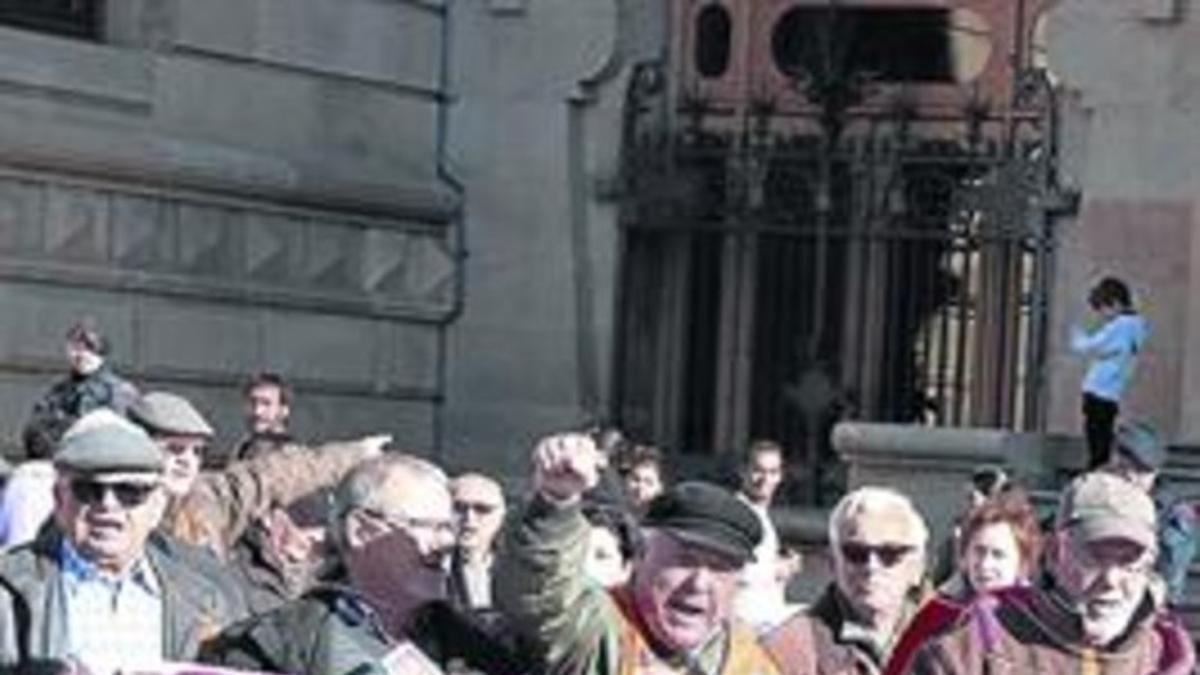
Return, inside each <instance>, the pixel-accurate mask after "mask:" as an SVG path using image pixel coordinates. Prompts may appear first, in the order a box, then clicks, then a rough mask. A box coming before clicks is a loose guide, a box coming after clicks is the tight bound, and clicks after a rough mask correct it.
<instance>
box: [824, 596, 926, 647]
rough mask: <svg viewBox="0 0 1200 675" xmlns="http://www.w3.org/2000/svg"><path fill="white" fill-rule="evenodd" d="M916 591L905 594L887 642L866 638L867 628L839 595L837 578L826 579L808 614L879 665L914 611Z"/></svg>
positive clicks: (915, 607)
mask: <svg viewBox="0 0 1200 675" xmlns="http://www.w3.org/2000/svg"><path fill="white" fill-rule="evenodd" d="M919 592H920V591H919V589H913V590H911V591H910V592H909V593H908V594H907V595H906V596H905V598H904V606H903V608H902V609H901V612H900V619H899V620H898V621H897V622H896V628H897V629H896V631H894V633H893V634H892V635H891V636H890V637H889V638H888V642H887V644H877V643H876V642H875V640H873V639H869V638H868V635H870V634H871V631H870V629H868V628H867V627H865V626H863V625H862V624H861V623H858V622H856V621H854V618H853V611H852V610H851V608H850V603H849V601H848V600H846V598H845V597H844V596H843V595H842V592H841V590H840V589H839V588H838V586H837V582H830V583H829V585H828V586H826V587H825V591H824V592H823V593H822V594H821V597H820V598H818V599H817V601H816V602H815V603H813V606H812V609H810V610H809V614H811V615H812V616H814V617H816V618H817V619H818V620H819V621H821V623H824V624H825V625H826V626H828V627H829V630H830V632H831V633H833V635H834V639H835V640H836V641H837V642H838V643H840V644H843V645H848V646H850V647H853V648H855V649H856V650H857V651H859V652H861V653H863V654H864V655H866V656H867V657H869V658H870V660H871V662H872V663H874V664H875V665H876V666H882V664H883V662H884V661H885V660H886V659H887V654H888V652H889V651H891V648H892V646H893V645H894V644H895V641H896V639H897V638H899V636H900V632H901V631H902V630H903V628H904V626H905V624H907V623H908V621H909V619H910V618H912V616H913V614H915V613H916V609H917V606H918V605H919V604H920V601H919V598H918V597H917V596H918V595H919Z"/></svg>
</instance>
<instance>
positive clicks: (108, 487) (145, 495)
mask: <svg viewBox="0 0 1200 675" xmlns="http://www.w3.org/2000/svg"><path fill="white" fill-rule="evenodd" d="M157 488H158V485H156V484H154V483H101V482H99V481H94V480H88V479H77V480H73V481H71V496H72V497H74V498H75V501H77V502H79V503H81V504H87V505H89V506H94V505H96V504H100V503H103V502H104V495H105V494H106V493H112V496H113V498H114V499H116V500H117V503H118V504H120V505H121V506H123V507H125V508H127V509H130V508H133V507H135V506H141V505H142V504H144V503H145V502H146V500H147V499H149V497H150V493H152V492H154V490H155V489H157Z"/></svg>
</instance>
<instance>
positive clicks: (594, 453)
mask: <svg viewBox="0 0 1200 675" xmlns="http://www.w3.org/2000/svg"><path fill="white" fill-rule="evenodd" d="M603 460H604V457H603V455H602V454H601V453H600V451H599V450H598V449H597V448H596V443H595V441H593V440H592V438H591V437H590V436H588V435H586V434H578V433H568V434H556V435H554V436H547V437H546V438H543V439H542V440H541V441H538V444H537V447H536V448H534V450H533V484H534V486H535V487H536V488H537V490H538V492H540V493H542V495H543V496H545V497H549V498H550V499H552V500H554V501H557V502H572V501H575V500H577V499H579V496H580V495H581V494H583V493H584V492H586V491H587V490H589V489H591V488H593V487H595V486H596V483H597V482H598V481H599V480H600V469H601V466H602V465H603Z"/></svg>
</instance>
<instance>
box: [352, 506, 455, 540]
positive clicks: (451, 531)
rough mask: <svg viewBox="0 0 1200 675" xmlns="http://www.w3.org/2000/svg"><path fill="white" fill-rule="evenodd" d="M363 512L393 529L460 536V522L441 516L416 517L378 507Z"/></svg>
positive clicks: (451, 536) (453, 536)
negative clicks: (382, 509)
mask: <svg viewBox="0 0 1200 675" xmlns="http://www.w3.org/2000/svg"><path fill="white" fill-rule="evenodd" d="M362 511H363V513H366V514H367V515H368V516H370V517H372V518H374V519H376V520H378V521H381V522H383V523H384V524H385V525H387V526H388V527H389V528H391V529H392V530H400V531H404V532H426V533H431V534H439V535H442V536H446V537H450V538H452V539H457V538H458V531H459V528H458V522H457V521H455V520H441V519H439V518H414V517H412V516H409V515H407V514H404V513H397V512H391V513H388V512H385V511H380V510H378V509H363V510H362Z"/></svg>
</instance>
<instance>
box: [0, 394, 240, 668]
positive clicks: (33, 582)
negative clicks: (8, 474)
mask: <svg viewBox="0 0 1200 675" xmlns="http://www.w3.org/2000/svg"><path fill="white" fill-rule="evenodd" d="M84 420H88V418H83V420H81V422H80V423H79V424H77V425H76V427H75V428H74V429H72V430H68V432H67V433H66V434H65V435H64V437H63V441H62V445H61V448H60V450H59V452H58V453H57V454H56V455H55V458H54V463H55V469H56V470H57V473H58V476H57V479H56V481H55V484H54V501H55V507H54V515H53V519H52V520H51V521H50V522H48V524H47V526H46V527H44V528H43V529H42V531H41V533H40V534H39V535H38V537H37V539H35V540H34V541H33V542H32V543H31V544H29V545H26V546H23V547H19V548H17V549H14V550H12V551H9V552H8V553H6V554H5V555H4V556H3V558H0V580H2V581H3V592H0V662H2V663H3V664H5V665H14V664H22V665H29V664H31V663H38V662H53V661H59V662H64V663H68V664H75V665H82V666H85V667H86V668H87V669H88V670H90V671H91V672H93V673H111V672H114V671H116V670H131V669H133V670H136V669H137V668H139V667H140V668H148V667H153V666H154V665H155V664H158V663H161V662H162V661H164V660H189V659H192V658H194V657H195V656H196V654H197V652H198V650H199V647H200V645H201V643H202V642H204V641H205V640H207V639H209V638H211V637H214V636H215V635H216V633H217V632H218V631H219V630H220V628H221V627H222V626H224V625H225V624H227V623H229V622H232V621H234V620H236V619H238V618H240V616H241V615H242V614H243V612H244V606H243V604H242V602H241V597H240V594H239V593H237V592H236V591H235V590H234V587H233V585H232V584H231V583H229V582H228V581H227V579H226V577H225V575H224V573H223V571H222V570H221V568H220V567H219V565H218V564H217V562H216V560H215V559H214V558H212V557H211V556H209V555H207V554H205V553H202V552H200V551H198V550H196V549H193V548H190V547H188V546H186V545H185V544H181V543H179V542H176V541H174V540H172V539H170V538H169V537H166V536H163V535H161V534H158V533H156V532H155V528H156V527H157V526H158V523H159V520H160V518H161V517H162V514H163V509H164V507H165V506H166V500H167V497H166V494H165V492H164V490H163V460H162V453H161V452H160V451H159V449H158V447H157V446H156V445H155V444H154V442H153V441H151V440H150V438H149V437H148V436H147V435H146V434H145V433H144V432H143V431H142V430H141V429H139V428H137V427H136V426H134V425H132V424H130V423H129V422H126V421H124V420H121V419H119V418H115V417H113V418H109V419H103V420H101V421H91V420H89V421H88V423H87V424H85V423H84Z"/></svg>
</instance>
